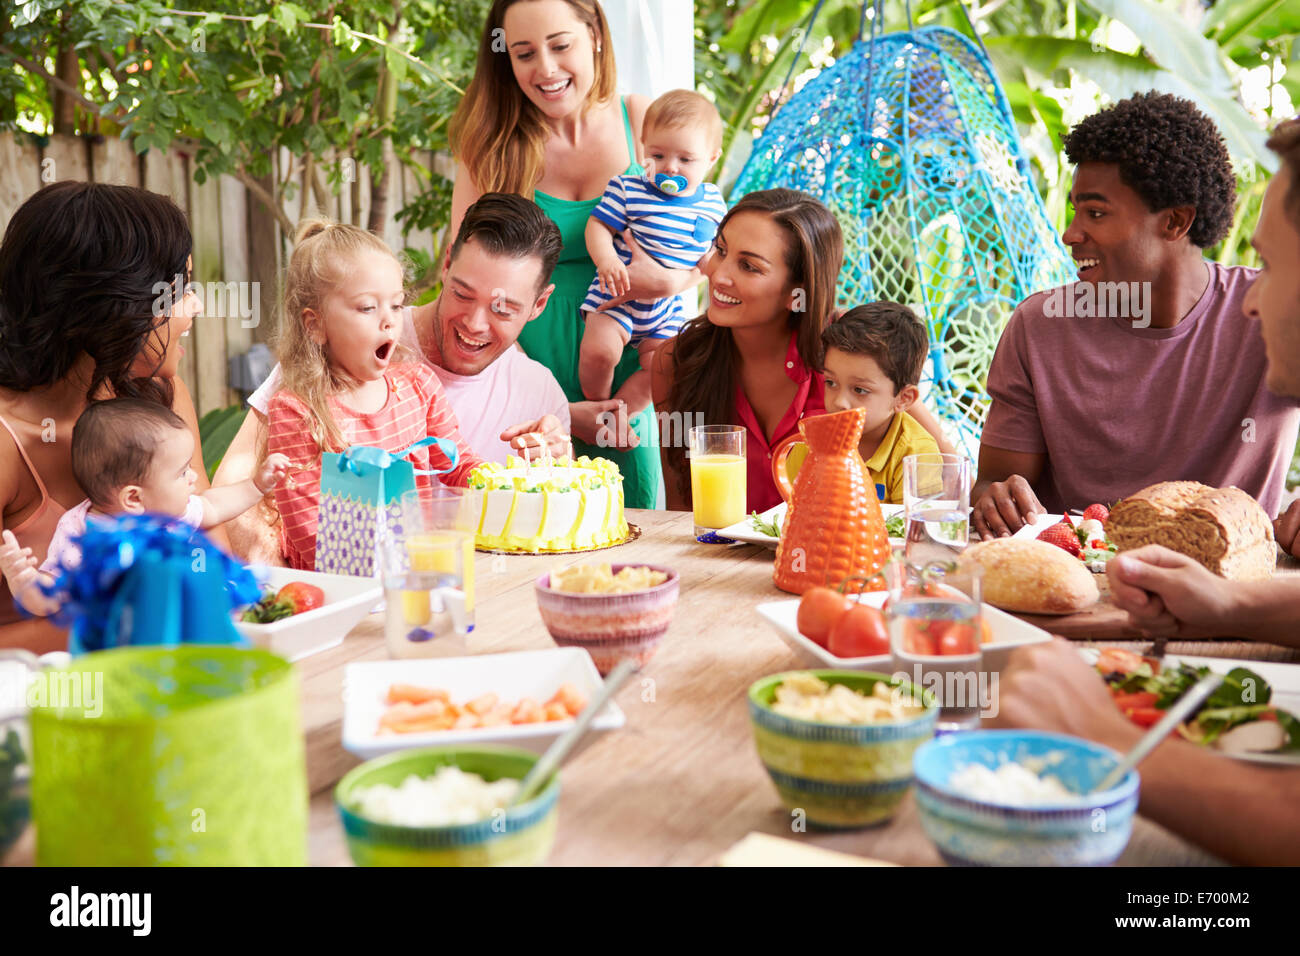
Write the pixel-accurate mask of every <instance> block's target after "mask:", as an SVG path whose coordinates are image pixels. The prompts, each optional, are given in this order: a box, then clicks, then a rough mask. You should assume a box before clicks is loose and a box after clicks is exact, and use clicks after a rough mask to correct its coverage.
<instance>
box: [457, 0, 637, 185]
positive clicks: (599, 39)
mask: <svg viewBox="0 0 1300 956" xmlns="http://www.w3.org/2000/svg"><path fill="white" fill-rule="evenodd" d="M530 2H533V0H495V2H494V3H493V4H492V8H491V9H490V10H489V11H488V15H487V22H485V23H484V24H483V37H482V39H481V40H480V41H479V45H478V62H477V64H476V65H475V67H474V79H473V81H472V82H471V83H470V85H469V89H468V90H466V91H465V96H464V98H463V99H462V100H461V101H460V106H458V107H457V108H456V115H455V116H453V117H452V118H451V124H450V125H449V126H448V128H447V131H448V135H449V137H450V139H451V148H452V152H453V153H454V154H455V155H456V158H457V159H458V160H459V161H460V162H461V163H463V164H464V166H465V168H466V169H467V170H468V171H469V174H470V178H472V179H473V180H474V186H475V187H476V188H477V189H478V191H479V192H483V193H492V192H501V193H516V194H517V195H520V196H524V197H525V198H528V199H531V198H532V196H533V190H534V189H535V187H536V186H537V180H539V179H540V178H541V176H542V152H543V148H544V147H545V145H546V138H547V136H549V135H550V131H549V130H548V129H547V127H546V124H545V122H544V121H543V119H542V116H541V114H540V113H539V112H538V110H537V107H535V106H534V105H533V104H532V102H530V101H529V99H528V97H527V96H525V95H524V91H523V90H521V89H520V88H519V81H518V80H516V79H515V74H514V70H513V69H512V68H511V66H510V51H509V50H507V49H506V45H505V18H506V11H507V10H509V9H510V8H511V7H513V6H514V5H515V4H516V3H530ZM564 2H565V3H567V4H568V5H569V7H570V8H571V9H572V10H573V13H574V15H575V16H576V17H577V18H578V19H579V20H581V21H582V22H583V23H584V24H586V26H587V29H588V30H590V31H591V36H592V42H593V44H594V46H595V52H594V54H593V55H594V57H595V70H594V79H593V81H592V84H591V90H590V91H589V92H588V94H587V99H586V102H584V103H583V104H582V109H583V110H584V112H585V111H586V110H588V109H590V108H591V107H592V106H594V105H597V104H601V103H607V102H609V100H610V99H611V98H613V96H614V92H615V90H616V89H617V74H616V70H615V67H614V44H613V42H612V41H611V40H610V38H609V23H608V22H607V21H606V19H605V11H604V10H602V9H601V8H600V4H599V3H597V2H596V0H564Z"/></svg>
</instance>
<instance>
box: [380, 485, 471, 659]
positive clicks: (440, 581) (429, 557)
mask: <svg viewBox="0 0 1300 956" xmlns="http://www.w3.org/2000/svg"><path fill="white" fill-rule="evenodd" d="M479 503H480V498H479V494H478V492H475V491H473V490H471V489H468V488H447V487H444V486H441V485H438V486H434V487H432V488H422V489H418V490H415V491H408V492H407V493H406V494H404V495H402V500H401V527H400V529H398V530H397V531H396V533H393V534H390V535H386V536H385V540H383V541H382V542H381V543H380V557H381V568H382V573H383V578H384V597H385V600H386V602H387V611H386V617H385V628H384V636H385V640H386V643H387V644H388V651H389V654H390V655H391V656H393V657H425V656H434V655H441V654H445V653H463V652H464V644H463V640H459V641H458V640H455V639H456V638H461V639H463V638H464V637H465V635H467V634H468V633H469V632H470V631H472V630H474V532H475V531H476V530H477V527H478V517H479ZM453 645H454V646H453Z"/></svg>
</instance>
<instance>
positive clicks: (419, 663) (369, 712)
mask: <svg viewBox="0 0 1300 956" xmlns="http://www.w3.org/2000/svg"><path fill="white" fill-rule="evenodd" d="M398 683H400V684H415V685H416V686H417V687H431V688H432V687H436V688H441V689H442V690H445V691H447V692H448V693H449V694H451V699H452V700H453V701H455V702H456V703H457V704H461V705H463V704H465V703H467V702H468V701H471V700H473V699H474V698H475V697H478V696H480V695H482V694H486V693H489V692H490V693H495V694H498V695H499V696H500V697H501V698H502V699H503V700H509V701H512V702H516V701H518V700H519V699H520V698H523V697H531V698H533V700H535V701H537V702H538V703H539V704H541V703H545V702H546V701H547V700H549V699H550V697H551V696H552V695H553V694H554V693H555V692H556V691H557V690H559V688H560V685H561V684H572V685H573V686H574V687H575V688H577V690H578V692H579V693H581V694H582V695H583V696H584V697H586V698H587V699H588V700H590V699H591V698H592V697H594V696H595V695H596V692H597V691H598V690H599V689H600V685H601V677H600V674H599V673H598V672H597V671H596V665H595V664H594V663H592V660H591V655H590V654H588V653H587V652H586V651H585V650H584V649H583V648H581V647H558V648H552V649H550V650H545V651H514V652H512V653H508V654H479V655H477V656H475V657H442V658H437V657H435V658H427V659H422V660H409V659H408V660H398V661H367V662H364V663H356V664H348V665H347V667H346V668H344V672H343V749H345V750H347V751H349V752H350V753H354V754H356V755H357V756H358V757H362V758H364V759H367V760H368V759H370V758H371V757H378V756H380V755H381V754H386V753H393V752H395V751H398V750H408V749H411V748H413V747H444V746H446V747H451V746H473V745H475V744H502V745H505V746H509V747H519V748H521V749H523V750H531V751H534V752H536V753H541V752H542V751H544V750H545V749H546V748H547V747H549V746H550V745H551V743H552V742H553V741H554V740H555V738H556V737H558V736H560V734H562V733H564V732H565V731H566V730H568V729H569V728H570V727H572V726H573V721H571V720H554V721H547V722H545V723H540V724H512V725H508V726H504V727H478V728H475V729H473V730H433V731H429V732H427V733H421V734H382V735H381V734H378V733H376V731H377V730H378V728H379V718H380V717H381V716H383V713H384V711H386V710H387V709H388V704H387V703H385V698H386V697H387V696H388V688H389V686H391V685H392V684H398ZM625 720H626V718H624V716H623V711H622V710H620V709H619V706H618V705H617V704H615V703H614V702H613V701H610V702H609V703H608V704H606V705H605V709H604V710H602V711H601V712H600V713H599V714H597V715H596V719H595V721H594V722H593V723H592V725H591V730H592V731H607V730H617V729H618V728H620V727H622V726H623V724H624V723H625ZM585 739H586V740H588V741H589V740H591V739H592V734H591V733H590V732H589V733H588V734H587V737H586V738H585Z"/></svg>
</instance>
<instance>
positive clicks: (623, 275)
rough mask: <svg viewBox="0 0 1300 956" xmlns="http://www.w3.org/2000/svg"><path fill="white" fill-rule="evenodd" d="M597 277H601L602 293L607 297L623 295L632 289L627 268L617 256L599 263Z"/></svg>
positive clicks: (597, 264)
mask: <svg viewBox="0 0 1300 956" xmlns="http://www.w3.org/2000/svg"><path fill="white" fill-rule="evenodd" d="M596 275H597V276H599V277H600V291H601V292H603V293H605V295H622V294H623V293H625V292H627V291H628V290H629V289H631V287H632V283H631V282H630V281H629V279H628V276H627V266H625V265H623V260H622V259H620V258H619V257H618V256H616V255H614V256H610V257H609V258H608V259H603V260H601V261H600V262H597V263H596Z"/></svg>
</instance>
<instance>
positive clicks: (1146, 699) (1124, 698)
mask: <svg viewBox="0 0 1300 956" xmlns="http://www.w3.org/2000/svg"><path fill="white" fill-rule="evenodd" d="M1159 699H1160V695H1159V694H1157V693H1155V692H1154V691H1149V690H1144V691H1139V692H1138V693H1135V694H1116V695H1115V706H1116V707H1118V708H1119V709H1120V710H1122V711H1124V712H1125V713H1127V712H1128V711H1130V710H1143V709H1145V708H1147V707H1154V706H1155V705H1156V701H1158V700H1159Z"/></svg>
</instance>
